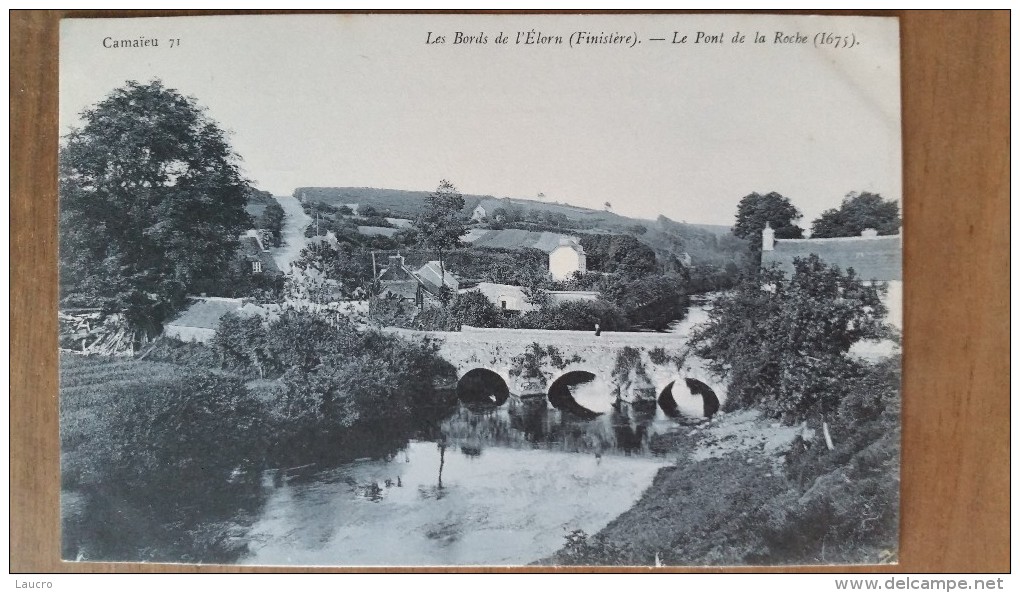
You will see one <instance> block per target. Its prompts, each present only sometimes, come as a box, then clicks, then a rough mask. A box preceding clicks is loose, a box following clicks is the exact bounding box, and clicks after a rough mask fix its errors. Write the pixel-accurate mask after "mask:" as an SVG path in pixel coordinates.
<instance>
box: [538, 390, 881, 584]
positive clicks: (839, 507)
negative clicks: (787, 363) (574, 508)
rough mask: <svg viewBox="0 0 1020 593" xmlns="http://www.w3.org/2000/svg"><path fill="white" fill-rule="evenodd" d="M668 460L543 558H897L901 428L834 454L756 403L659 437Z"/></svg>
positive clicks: (683, 562) (692, 561)
mask: <svg viewBox="0 0 1020 593" xmlns="http://www.w3.org/2000/svg"><path fill="white" fill-rule="evenodd" d="M663 438H664V439H668V442H659V443H658V444H657V447H658V448H660V449H662V448H670V449H671V450H672V452H673V453H672V454H673V455H675V456H676V459H677V462H676V464H675V465H672V466H670V467H665V468H662V469H660V470H659V472H658V474H657V475H656V477H655V479H654V481H653V483H652V485H651V486H650V487H648V489H646V490H645V492H644V493H643V494H642V495H641V498H640V499H639V500H638V501H637V503H635V504H634V506H633V507H631V508H630V509H629V510H627V511H626V512H624V513H623V514H622V515H620V516H618V517H617V518H616V519H614V520H613V521H611V522H610V523H609V524H608V525H607V526H606V527H605V528H604V529H602V530H600V531H599V532H598V533H596V534H591V535H589V534H584V533H575V534H574V535H573V536H572V537H570V538H568V541H567V544H566V545H565V546H564V547H563V548H562V549H561V550H560V551H558V552H557V553H556V554H554V555H553V556H551V557H549V558H546V559H543V560H542V561H540V562H539V564H547V565H549V564H556V565H560V564H566V565H584V564H603V565H642V566H648V565H663V566H698V565H748V564H750V565H755V564H761V565H765V564H842V563H871V564H875V563H888V562H894V561H895V556H894V553H895V552H894V551H895V550H896V542H897V538H898V530H897V523H898V521H897V520H898V516H897V507H898V499H897V497H898V491H899V474H898V471H895V470H893V469H891V468H892V464H891V462H892V461H895V462H898V450H899V435H898V431H897V433H896V434H884V435H880V436H878V437H877V438H876V439H874V440H873V441H872V442H870V444H867V445H866V446H863V447H859V450H858V451H856V452H855V453H853V454H851V455H849V458H848V459H846V461H845V462H844V463H840V461H842V459H843V457H846V455H843V454H845V453H846V452H847V449H848V448H858V447H857V445H854V444H848V445H847V446H845V447H843V448H842V449H843V450H842V451H840V450H839V449H840V448H837V450H835V451H830V450H828V448H827V447H826V446H825V444H824V440H823V438H824V437H823V436H822V435H821V431H820V430H818V429H815V428H811V427H808V426H805V425H801V426H792V427H791V426H784V425H781V424H779V423H774V422H770V421H768V420H766V419H764V418H762V417H761V416H760V415H759V413H758V412H756V411H750V410H745V411H740V412H736V413H731V414H722V415H719V416H717V417H716V419H715V420H713V421H712V422H710V423H706V424H704V425H702V426H701V427H697V428H694V429H692V430H690V431H689V432H687V433H686V434H685V433H679V434H675V435H669V436H668V437H663Z"/></svg>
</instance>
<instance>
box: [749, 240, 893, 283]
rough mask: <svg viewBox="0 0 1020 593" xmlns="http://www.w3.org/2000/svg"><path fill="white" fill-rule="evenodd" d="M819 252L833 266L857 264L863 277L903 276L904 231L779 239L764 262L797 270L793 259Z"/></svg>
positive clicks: (864, 278)
mask: <svg viewBox="0 0 1020 593" xmlns="http://www.w3.org/2000/svg"><path fill="white" fill-rule="evenodd" d="M811 254H815V255H817V256H818V257H819V258H820V259H821V260H822V261H824V262H825V263H826V264H828V265H830V266H837V267H839V268H840V269H841V270H843V271H846V270H847V269H849V268H853V270H854V272H856V273H857V276H858V277H859V278H861V279H863V280H881V281H889V280H902V279H903V247H902V243H901V237H900V235H887V236H881V237H836V238H831V239H779V240H776V242H775V246H774V247H773V249H772V250H771V251H762V258H761V263H762V265H763V266H764V265H769V264H773V263H774V264H777V265H778V266H779V269H781V270H783V271H784V272H786V273H788V274H792V273H793V269H794V268H793V260H794V258H797V257H807V256H808V255H811Z"/></svg>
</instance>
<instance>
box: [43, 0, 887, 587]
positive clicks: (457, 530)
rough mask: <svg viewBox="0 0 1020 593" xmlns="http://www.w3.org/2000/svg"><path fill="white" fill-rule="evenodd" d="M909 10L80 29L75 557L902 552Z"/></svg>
mask: <svg viewBox="0 0 1020 593" xmlns="http://www.w3.org/2000/svg"><path fill="white" fill-rule="evenodd" d="M899 64H900V38H899V22H898V20H897V19H896V18H887V17H848V16H790V15H752V14H740V15H722V14H711V15H693V14H519V13H508V14H302V15H272V16H266V15H257V16H256V15H250V16H197V17H164V18H155V17H144V18H97V19H84V18H83V19H75V18H71V19H64V20H62V22H61V27H60V62H59V130H60V140H59V158H58V162H59V172H58V175H59V179H58V191H59V196H58V197H59V246H58V256H59V262H58V264H59V310H58V311H57V314H58V316H59V348H60V353H59V375H60V389H59V422H60V518H61V535H60V542H61V551H62V558H63V559H64V560H67V561H80V562H155V563H183V564H228V565H254V566H320V567H411V568H415V567H479V566H491V567H522V566H529V567H538V568H539V569H542V568H543V567H545V568H547V569H550V570H551V569H552V568H553V567H563V566H614V567H616V566H647V567H687V566H694V567H699V566H776V565H855V564H871V565H875V564H895V563H897V562H898V560H899V529H900V450H901V430H900V424H901V357H902V348H901V343H902V326H903V322H902V318H903V316H902V295H903V286H902V233H903V223H902V219H901V211H902V203H901V200H902V193H903V189H902V186H903V184H902V157H901V132H900V130H901V115H900V111H901V107H900V72H899Z"/></svg>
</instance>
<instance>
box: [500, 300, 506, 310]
mask: <svg viewBox="0 0 1020 593" xmlns="http://www.w3.org/2000/svg"><path fill="white" fill-rule="evenodd" d="M500 304H501V305H503V310H504V311H505V310H506V300H502V301H500Z"/></svg>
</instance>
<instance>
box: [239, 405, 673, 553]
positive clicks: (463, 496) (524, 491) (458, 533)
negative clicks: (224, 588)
mask: <svg viewBox="0 0 1020 593" xmlns="http://www.w3.org/2000/svg"><path fill="white" fill-rule="evenodd" d="M675 429H676V424H675V423H674V422H673V421H671V420H669V419H668V418H665V417H664V416H663V415H662V414H661V412H654V411H646V412H639V411H634V410H627V411H623V412H620V411H612V412H610V413H607V414H603V415H601V416H599V417H597V418H595V419H593V420H582V419H579V418H575V417H573V416H571V415H569V414H568V413H566V412H560V411H559V410H555V409H549V408H548V406H547V404H546V403H545V402H544V401H537V402H525V403H516V404H514V403H508V404H506V405H504V406H502V407H500V408H498V409H490V410H479V409H477V408H473V409H469V408H467V407H466V406H463V405H462V406H460V408H459V409H458V411H457V412H455V413H454V414H453V415H452V416H451V417H450V418H449V419H447V420H446V421H445V422H444V424H443V426H442V433H443V435H444V436H443V437H440V439H438V440H435V441H412V442H411V443H410V444H409V445H408V446H407V447H406V448H405V449H404V450H403V451H401V452H399V453H398V454H396V455H395V456H393V457H391V458H388V459H375V460H369V459H365V460H360V461H356V462H353V463H349V464H346V465H343V466H340V467H335V468H331V469H325V470H316V469H315V468H305V469H300V470H290V471H287V472H275V473H274V472H269V473H267V474H266V476H265V480H264V482H265V484H264V487H265V488H267V489H268V490H269V492H268V500H267V502H266V505H265V506H264V508H263V511H262V513H261V516H260V517H259V518H258V520H257V521H256V522H255V524H254V525H253V526H252V528H251V530H250V535H249V537H248V540H249V541H248V549H249V550H250V554H249V555H248V556H247V557H246V558H244V559H243V560H242V562H245V563H250V564H304V565H451V564H497V565H499V564H515V565H516V564H527V563H529V562H531V561H534V560H537V559H540V558H542V557H545V556H548V555H550V554H552V553H553V552H555V551H556V550H558V549H559V548H560V547H562V545H563V543H564V541H565V540H564V536H566V535H567V534H568V533H570V532H571V531H572V530H574V529H583V530H585V531H586V532H588V533H594V532H596V531H598V530H599V529H601V528H602V527H604V526H605V525H606V524H607V523H608V522H609V521H610V520H612V519H613V518H615V517H616V516H617V515H619V514H620V513H622V512H624V511H625V510H627V509H628V508H629V507H630V506H631V505H633V503H634V502H635V501H636V500H637V499H638V497H639V496H640V495H641V492H642V491H643V490H644V489H645V488H646V487H647V486H648V485H649V484H650V483H651V481H652V478H653V477H654V476H655V473H656V471H657V470H658V469H659V468H660V467H662V466H663V465H664V464H666V463H668V462H670V460H668V459H664V458H662V457H657V456H655V455H654V454H653V453H652V452H651V451H650V450H649V446H648V440H649V437H650V436H651V435H652V434H655V433H659V432H666V431H669V430H675Z"/></svg>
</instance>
